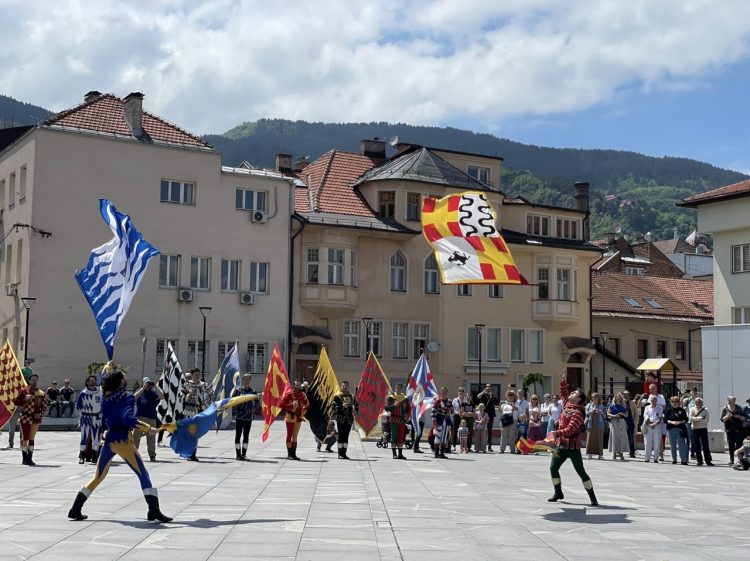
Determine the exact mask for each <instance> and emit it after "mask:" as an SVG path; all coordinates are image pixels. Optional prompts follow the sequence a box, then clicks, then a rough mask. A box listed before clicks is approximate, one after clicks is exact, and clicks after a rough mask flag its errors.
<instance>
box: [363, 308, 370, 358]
mask: <svg viewBox="0 0 750 561" xmlns="http://www.w3.org/2000/svg"><path fill="white" fill-rule="evenodd" d="M362 323H364V324H365V360H367V359H368V357H369V356H370V324H371V323H372V318H362Z"/></svg>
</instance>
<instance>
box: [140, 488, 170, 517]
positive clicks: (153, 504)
mask: <svg viewBox="0 0 750 561" xmlns="http://www.w3.org/2000/svg"><path fill="white" fill-rule="evenodd" d="M143 496H144V498H145V499H146V504H148V514H147V515H146V518H148V520H149V522H150V521H152V520H158V521H159V522H172V519H171V518H170V517H169V516H167V515H166V514H164V513H163V512H162V511H161V510H159V497H157V496H156V495H143Z"/></svg>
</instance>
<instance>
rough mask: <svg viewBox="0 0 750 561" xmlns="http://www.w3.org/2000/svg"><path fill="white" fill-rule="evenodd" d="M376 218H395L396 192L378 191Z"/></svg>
mask: <svg viewBox="0 0 750 561" xmlns="http://www.w3.org/2000/svg"><path fill="white" fill-rule="evenodd" d="M378 216H380V218H394V217H395V216H396V191H380V192H379V193H378Z"/></svg>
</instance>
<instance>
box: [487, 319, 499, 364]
mask: <svg viewBox="0 0 750 561" xmlns="http://www.w3.org/2000/svg"><path fill="white" fill-rule="evenodd" d="M501 332H502V330H501V329H500V328H499V327H488V328H487V330H486V331H485V333H486V335H487V345H486V348H487V351H486V353H485V354H486V355H487V362H500V361H501V360H502V352H501V349H502V345H501V343H502V336H501Z"/></svg>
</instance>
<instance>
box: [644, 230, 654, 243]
mask: <svg viewBox="0 0 750 561" xmlns="http://www.w3.org/2000/svg"><path fill="white" fill-rule="evenodd" d="M653 237H654V235H653V234H652V233H651V232H646V233H645V234H644V235H643V239H644V240H646V241H647V242H650V241H651V240H652V239H653Z"/></svg>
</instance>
